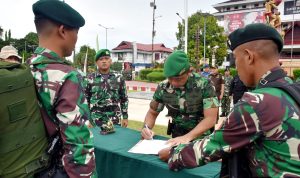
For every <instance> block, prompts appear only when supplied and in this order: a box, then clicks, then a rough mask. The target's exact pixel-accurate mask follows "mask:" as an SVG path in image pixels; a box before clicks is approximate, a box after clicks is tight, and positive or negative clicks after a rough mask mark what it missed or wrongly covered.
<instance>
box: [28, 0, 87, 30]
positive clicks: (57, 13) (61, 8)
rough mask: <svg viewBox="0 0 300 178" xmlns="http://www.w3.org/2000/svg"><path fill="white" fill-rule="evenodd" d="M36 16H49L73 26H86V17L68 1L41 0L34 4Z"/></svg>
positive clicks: (33, 8) (53, 19) (48, 17)
mask: <svg viewBox="0 0 300 178" xmlns="http://www.w3.org/2000/svg"><path fill="white" fill-rule="evenodd" d="M32 11H33V13H34V15H35V18H47V19H50V20H52V21H54V22H58V23H61V24H63V25H66V26H69V27H71V28H79V27H82V26H84V24H85V20H84V18H83V17H82V16H81V15H80V14H79V13H78V12H77V11H76V10H75V9H73V8H72V7H71V6H69V5H68V4H67V3H65V2H62V1H59V0H39V1H37V2H36V3H34V4H33V5H32Z"/></svg>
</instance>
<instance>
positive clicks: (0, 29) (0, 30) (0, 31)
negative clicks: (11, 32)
mask: <svg viewBox="0 0 300 178" xmlns="http://www.w3.org/2000/svg"><path fill="white" fill-rule="evenodd" d="M2 35H3V28H2V27H1V26H0V39H1V40H2Z"/></svg>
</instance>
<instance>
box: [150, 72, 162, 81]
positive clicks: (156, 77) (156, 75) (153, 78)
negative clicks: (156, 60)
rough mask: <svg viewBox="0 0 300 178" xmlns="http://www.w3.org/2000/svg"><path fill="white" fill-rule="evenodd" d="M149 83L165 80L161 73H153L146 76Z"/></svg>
mask: <svg viewBox="0 0 300 178" xmlns="http://www.w3.org/2000/svg"><path fill="white" fill-rule="evenodd" d="M147 79H148V80H149V81H150V82H159V81H163V80H165V79H166V77H165V76H164V73H163V72H158V71H153V72H151V73H149V74H148V75H147Z"/></svg>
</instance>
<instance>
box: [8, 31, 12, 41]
mask: <svg viewBox="0 0 300 178" xmlns="http://www.w3.org/2000/svg"><path fill="white" fill-rule="evenodd" d="M7 36H8V41H10V40H11V31H10V29H9V30H8V35H7Z"/></svg>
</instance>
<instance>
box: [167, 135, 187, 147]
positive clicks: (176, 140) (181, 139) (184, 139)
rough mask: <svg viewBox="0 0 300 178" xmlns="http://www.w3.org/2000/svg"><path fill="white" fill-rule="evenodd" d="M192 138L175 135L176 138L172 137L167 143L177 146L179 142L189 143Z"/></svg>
mask: <svg viewBox="0 0 300 178" xmlns="http://www.w3.org/2000/svg"><path fill="white" fill-rule="evenodd" d="M190 141H191V140H190V139H189V138H187V137H186V136H180V137H175V138H171V139H169V140H168V141H167V144H169V145H171V146H177V145H179V144H187V143H189V142H190Z"/></svg>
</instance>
